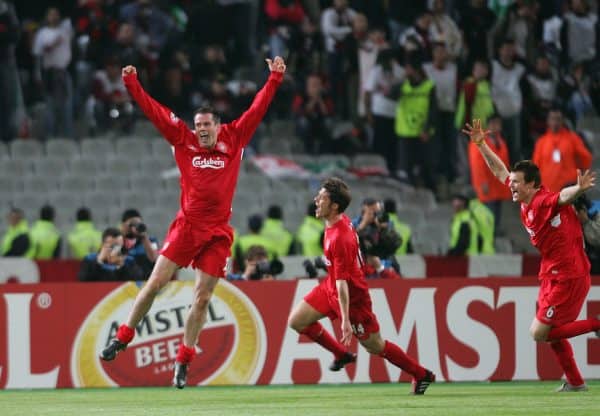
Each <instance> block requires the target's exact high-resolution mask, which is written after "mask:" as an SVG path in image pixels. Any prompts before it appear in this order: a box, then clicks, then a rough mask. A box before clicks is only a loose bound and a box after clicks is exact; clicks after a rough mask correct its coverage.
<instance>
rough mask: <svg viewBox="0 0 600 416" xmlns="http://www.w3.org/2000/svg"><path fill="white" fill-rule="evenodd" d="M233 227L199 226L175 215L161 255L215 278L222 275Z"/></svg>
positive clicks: (225, 225) (231, 240)
mask: <svg viewBox="0 0 600 416" xmlns="http://www.w3.org/2000/svg"><path fill="white" fill-rule="evenodd" d="M232 242H233V229H232V228H231V227H230V226H229V225H228V224H222V225H213V226H210V227H207V228H201V227H198V226H197V225H193V224H191V223H190V222H188V221H187V220H186V219H185V217H183V216H182V215H177V217H176V218H175V220H174V221H173V223H172V224H171V226H170V227H169V231H168V232H167V237H166V238H165V243H164V244H163V247H162V249H161V250H160V254H162V255H163V256H165V257H166V258H168V259H169V260H171V261H173V262H175V263H177V264H178V265H179V266H181V267H187V266H191V267H192V268H194V269H200V270H202V271H203V272H204V273H208V274H209V275H211V276H214V277H225V268H226V266H227V258H228V257H229V256H230V255H231V243H232Z"/></svg>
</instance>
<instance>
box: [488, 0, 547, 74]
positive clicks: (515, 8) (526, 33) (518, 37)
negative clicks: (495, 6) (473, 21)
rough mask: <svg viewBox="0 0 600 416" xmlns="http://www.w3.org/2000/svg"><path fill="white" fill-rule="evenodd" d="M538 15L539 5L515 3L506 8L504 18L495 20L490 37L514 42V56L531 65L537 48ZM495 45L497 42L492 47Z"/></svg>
mask: <svg viewBox="0 0 600 416" xmlns="http://www.w3.org/2000/svg"><path fill="white" fill-rule="evenodd" d="M538 13H539V5H538V3H537V2H536V1H534V0H520V1H517V2H516V3H514V4H512V5H511V6H510V7H509V8H508V10H507V13H506V15H505V16H504V17H502V18H499V19H498V20H497V23H496V26H495V27H494V29H493V30H492V34H491V36H493V37H494V39H495V40H496V41H498V40H501V39H505V38H510V39H512V40H514V42H515V53H516V55H517V56H518V57H519V58H520V59H521V60H523V61H525V62H528V63H530V64H531V63H533V58H534V56H535V54H536V49H537V48H538V39H537V29H538V27H537V26H538V23H539V22H538V21H537V16H538ZM496 44H497V42H493V45H496Z"/></svg>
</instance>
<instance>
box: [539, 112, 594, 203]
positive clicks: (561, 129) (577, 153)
mask: <svg viewBox="0 0 600 416" xmlns="http://www.w3.org/2000/svg"><path fill="white" fill-rule="evenodd" d="M547 125H548V129H547V130H546V134H544V135H543V136H541V137H540V138H539V139H538V140H537V142H536V143H535V148H534V150H533V157H532V161H533V163H535V164H536V165H537V166H538V167H539V169H540V175H541V177H542V181H543V183H544V185H545V186H546V187H547V188H548V189H549V190H550V191H551V192H560V190H561V189H562V188H563V187H564V186H567V185H569V184H573V183H576V181H577V170H578V169H582V170H583V169H589V167H590V165H591V164H592V154H591V153H590V151H589V150H588V149H587V148H586V147H585V145H584V143H583V140H582V139H581V137H579V136H578V135H577V134H576V133H575V132H573V131H571V130H569V129H568V128H567V127H566V126H565V125H564V123H563V115H562V111H561V110H560V109H559V108H552V109H551V110H550V111H549V112H548V118H547Z"/></svg>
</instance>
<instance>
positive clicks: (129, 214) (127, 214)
mask: <svg viewBox="0 0 600 416" xmlns="http://www.w3.org/2000/svg"><path fill="white" fill-rule="evenodd" d="M141 216H142V215H141V214H140V212H139V211H138V210H137V209H135V208H129V209H126V210H125V211H123V215H122V216H121V222H125V221H127V220H129V219H131V218H135V217H141Z"/></svg>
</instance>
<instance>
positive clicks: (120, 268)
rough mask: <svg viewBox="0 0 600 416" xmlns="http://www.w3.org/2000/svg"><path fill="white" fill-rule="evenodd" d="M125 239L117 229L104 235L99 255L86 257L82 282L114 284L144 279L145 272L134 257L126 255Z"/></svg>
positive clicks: (81, 277)
mask: <svg viewBox="0 0 600 416" xmlns="http://www.w3.org/2000/svg"><path fill="white" fill-rule="evenodd" d="M123 243H124V239H123V235H122V234H121V232H120V231H119V230H118V229H116V228H112V227H110V228H107V229H106V230H104V232H103V233H102V246H101V247H100V251H99V252H98V253H92V254H88V255H87V256H85V257H84V259H83V262H82V263H81V268H80V269H79V274H78V278H79V280H80V281H82V282H112V281H118V282H119V281H127V280H141V279H144V278H145V276H144V273H143V270H142V269H141V268H140V266H139V265H138V264H137V263H136V262H135V260H134V258H133V257H132V256H129V255H127V254H125V253H126V251H125V249H124V246H123Z"/></svg>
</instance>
